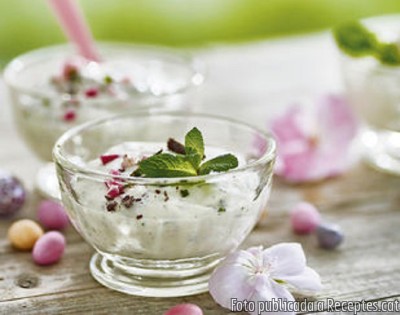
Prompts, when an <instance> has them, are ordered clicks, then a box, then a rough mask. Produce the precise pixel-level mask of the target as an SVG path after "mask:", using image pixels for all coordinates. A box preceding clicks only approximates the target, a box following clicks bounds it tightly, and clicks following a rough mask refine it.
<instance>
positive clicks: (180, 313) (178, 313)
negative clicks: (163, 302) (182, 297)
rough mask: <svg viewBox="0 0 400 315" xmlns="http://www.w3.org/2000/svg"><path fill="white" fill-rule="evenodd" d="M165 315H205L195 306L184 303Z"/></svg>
mask: <svg viewBox="0 0 400 315" xmlns="http://www.w3.org/2000/svg"><path fill="white" fill-rule="evenodd" d="M164 315H203V311H202V310H201V308H200V307H198V306H197V305H195V304H190V303H184V304H178V305H175V306H174V307H172V308H170V309H169V310H168V311H166V312H165V313H164Z"/></svg>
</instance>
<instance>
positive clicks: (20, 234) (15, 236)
mask: <svg viewBox="0 0 400 315" xmlns="http://www.w3.org/2000/svg"><path fill="white" fill-rule="evenodd" d="M42 235H43V229H42V228H41V227H40V225H39V224H37V223H36V222H34V221H32V220H19V221H16V222H14V223H13V224H12V225H11V226H10V228H9V229H8V234H7V236H8V239H9V241H10V243H11V244H12V245H13V246H14V247H15V248H17V249H21V250H30V249H32V248H33V246H34V245H35V243H36V241H37V240H38V239H39V238H40V237H41V236H42Z"/></svg>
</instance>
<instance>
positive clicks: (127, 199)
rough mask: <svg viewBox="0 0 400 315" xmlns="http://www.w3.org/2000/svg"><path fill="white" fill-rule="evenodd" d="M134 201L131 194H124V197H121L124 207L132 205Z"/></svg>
mask: <svg viewBox="0 0 400 315" xmlns="http://www.w3.org/2000/svg"><path fill="white" fill-rule="evenodd" d="M134 201H135V198H134V197H133V196H130V195H126V196H124V198H122V200H121V202H122V204H123V205H124V206H125V208H130V207H132V205H133V203H134Z"/></svg>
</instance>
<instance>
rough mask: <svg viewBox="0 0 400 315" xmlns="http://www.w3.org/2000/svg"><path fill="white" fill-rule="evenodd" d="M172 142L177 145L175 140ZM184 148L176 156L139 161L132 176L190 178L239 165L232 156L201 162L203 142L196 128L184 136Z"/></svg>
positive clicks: (159, 156)
mask: <svg viewBox="0 0 400 315" xmlns="http://www.w3.org/2000/svg"><path fill="white" fill-rule="evenodd" d="M173 141H174V142H175V143H178V142H177V141H176V140H173ZM170 142H171V139H170V140H169V143H170ZM184 148H185V150H184V151H183V150H180V151H179V153H178V152H176V153H177V154H176V155H174V154H170V153H161V154H155V155H153V156H151V157H149V158H147V159H144V160H142V161H140V162H139V164H138V168H137V169H136V170H135V172H133V173H132V175H133V176H144V177H153V178H159V177H190V176H198V175H207V174H209V173H211V172H226V171H228V170H230V169H232V168H236V167H237V166H238V164H239V162H238V159H237V158H236V157H235V156H234V155H232V154H224V155H220V156H217V157H215V158H213V159H211V160H208V161H206V162H202V161H203V160H204V158H205V155H204V140H203V135H202V134H201V132H200V130H199V129H197V128H196V127H195V128H193V129H191V130H190V131H189V132H188V133H187V134H186V136H185V145H184Z"/></svg>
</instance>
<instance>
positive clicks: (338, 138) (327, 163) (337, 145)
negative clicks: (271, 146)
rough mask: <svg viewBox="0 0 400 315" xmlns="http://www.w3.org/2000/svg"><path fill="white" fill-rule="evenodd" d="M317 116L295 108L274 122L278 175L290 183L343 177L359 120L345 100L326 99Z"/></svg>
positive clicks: (316, 109)
mask: <svg viewBox="0 0 400 315" xmlns="http://www.w3.org/2000/svg"><path fill="white" fill-rule="evenodd" d="M314 109H315V110H314V111H313V112H314V115H310V113H311V112H310V111H307V110H306V108H304V107H300V106H295V107H291V108H289V110H288V111H287V112H286V113H284V114H283V115H282V116H279V117H277V118H276V119H274V120H273V121H272V124H271V129H272V132H273V133H274V135H275V137H276V140H277V161H278V162H279V163H277V164H276V165H277V166H276V168H275V173H276V174H277V175H280V176H282V177H283V178H284V179H285V180H287V181H289V182H295V183H298V182H307V181H318V180H322V179H325V178H329V177H333V176H336V175H339V174H341V173H342V172H343V171H345V170H346V168H347V166H348V164H349V163H348V162H349V161H348V155H349V154H348V151H349V149H350V146H351V143H352V140H353V138H354V136H355V134H356V129H357V121H356V119H355V116H354V114H353V113H352V111H351V109H350V107H349V106H348V105H347V103H346V102H345V100H344V98H342V97H339V96H333V95H328V96H324V98H323V99H321V101H319V102H318V103H317V104H316V106H315V107H314Z"/></svg>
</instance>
